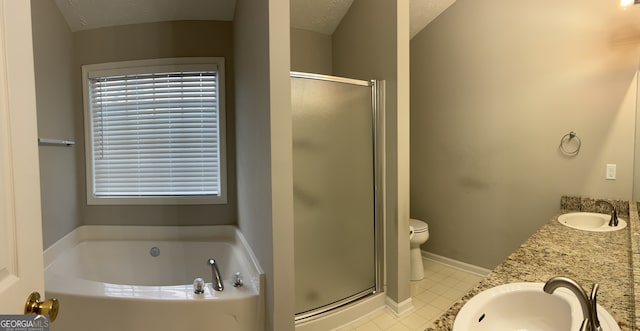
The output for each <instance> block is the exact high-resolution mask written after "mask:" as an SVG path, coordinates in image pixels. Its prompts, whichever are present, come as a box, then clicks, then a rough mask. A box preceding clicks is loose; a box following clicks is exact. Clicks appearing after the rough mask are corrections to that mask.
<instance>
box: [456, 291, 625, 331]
mask: <svg viewBox="0 0 640 331" xmlns="http://www.w3.org/2000/svg"><path fill="white" fill-rule="evenodd" d="M543 286H544V283H510V284H505V285H500V286H496V287H493V288H490V289H488V290H485V291H483V292H481V293H479V294H478V295H476V296H474V297H473V298H471V300H469V301H468V302H467V303H466V304H465V305H464V306H463V307H462V309H460V312H458V315H457V316H456V319H455V321H454V322H453V331H507V330H508V331H513V330H523V331H566V330H579V329H580V325H581V324H582V320H583V316H582V308H581V307H580V302H579V301H578V299H577V298H576V297H575V295H574V294H573V293H572V292H571V291H570V290H568V289H566V288H558V289H556V290H555V292H554V293H553V294H548V293H545V292H544V291H543V290H542V287H543ZM598 317H599V320H600V325H601V326H602V329H603V330H604V331H620V327H619V326H618V324H617V323H616V322H615V320H614V319H613V317H612V316H611V314H609V313H608V312H607V311H606V310H605V309H604V308H602V307H601V306H600V305H598Z"/></svg>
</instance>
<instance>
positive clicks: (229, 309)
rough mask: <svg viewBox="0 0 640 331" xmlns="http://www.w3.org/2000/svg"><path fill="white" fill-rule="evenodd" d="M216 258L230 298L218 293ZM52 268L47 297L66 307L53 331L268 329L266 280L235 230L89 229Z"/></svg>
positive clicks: (73, 236)
mask: <svg viewBox="0 0 640 331" xmlns="http://www.w3.org/2000/svg"><path fill="white" fill-rule="evenodd" d="M209 258H214V259H215V260H216V263H217V264H218V266H219V269H220V273H221V275H222V280H223V284H224V290H223V291H214V290H213V289H212V287H211V282H212V271H211V266H210V265H208V264H207V261H208V259H209ZM44 261H45V292H46V297H48V298H57V299H58V300H59V301H60V312H59V315H58V318H57V319H56V320H55V322H54V323H52V325H51V330H52V331H86V330H91V331H115V330H118V331H184V330H190V331H256V330H258V331H259V330H263V329H264V295H263V292H264V273H263V272H262V269H261V268H260V266H259V264H258V262H257V260H256V258H255V256H254V255H253V253H252V252H251V250H250V248H249V246H248V245H247V243H246V241H245V239H244V237H243V236H242V234H241V233H240V232H239V231H238V230H237V229H236V228H235V227H233V226H184V227H182V226H180V227H167V226H152V227H144V226H81V227H79V228H77V229H75V230H74V231H73V232H71V233H69V234H68V235H66V236H65V237H64V238H62V239H60V240H59V241H57V242H56V243H55V244H53V245H51V247H49V248H47V250H45V252H44ZM236 272H239V273H240V275H241V277H242V280H243V286H240V287H234V286H233V279H234V274H235V273H236ZM198 277H199V278H202V279H204V280H205V282H206V287H205V291H204V293H202V294H195V293H194V291H193V281H194V279H195V278H198Z"/></svg>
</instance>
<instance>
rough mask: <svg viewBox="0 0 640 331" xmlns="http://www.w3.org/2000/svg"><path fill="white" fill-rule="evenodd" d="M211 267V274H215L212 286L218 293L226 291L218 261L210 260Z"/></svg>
mask: <svg viewBox="0 0 640 331" xmlns="http://www.w3.org/2000/svg"><path fill="white" fill-rule="evenodd" d="M208 263H209V265H210V266H211V273H212V274H213V280H212V281H211V286H212V287H213V289H214V290H216V291H222V290H224V285H223V284H222V276H220V269H218V264H217V263H216V260H214V259H209V261H208Z"/></svg>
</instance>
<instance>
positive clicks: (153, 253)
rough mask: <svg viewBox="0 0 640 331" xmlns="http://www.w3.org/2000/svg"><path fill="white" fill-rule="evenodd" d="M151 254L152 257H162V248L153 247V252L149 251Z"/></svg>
mask: <svg viewBox="0 0 640 331" xmlns="http://www.w3.org/2000/svg"><path fill="white" fill-rule="evenodd" d="M149 254H151V256H153V257H156V256H158V255H160V248H158V247H152V248H151V251H149Z"/></svg>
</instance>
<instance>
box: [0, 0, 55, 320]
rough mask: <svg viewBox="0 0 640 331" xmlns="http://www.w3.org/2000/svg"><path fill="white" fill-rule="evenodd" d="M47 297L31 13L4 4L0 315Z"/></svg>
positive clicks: (24, 6)
mask: <svg viewBox="0 0 640 331" xmlns="http://www.w3.org/2000/svg"><path fill="white" fill-rule="evenodd" d="M33 291H38V292H40V293H42V294H44V276H43V260H42V224H41V215H40V178H39V172H38V144H37V123H36V100H35V82H34V69H33V47H32V38H31V9H30V1H28V0H0V314H2V315H4V314H12V315H13V314H22V313H23V311H24V308H25V302H26V300H27V297H28V296H29V294H30V293H31V292H33Z"/></svg>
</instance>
